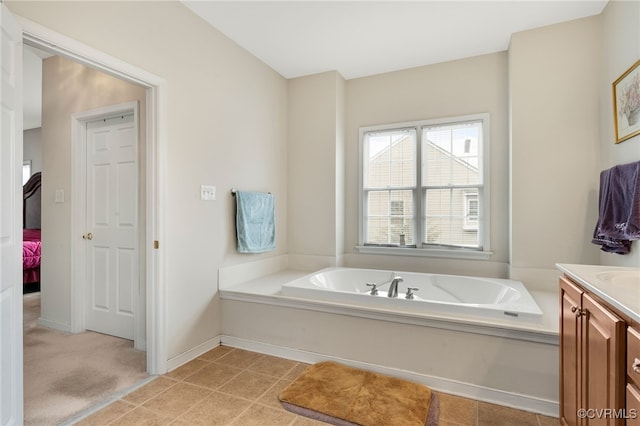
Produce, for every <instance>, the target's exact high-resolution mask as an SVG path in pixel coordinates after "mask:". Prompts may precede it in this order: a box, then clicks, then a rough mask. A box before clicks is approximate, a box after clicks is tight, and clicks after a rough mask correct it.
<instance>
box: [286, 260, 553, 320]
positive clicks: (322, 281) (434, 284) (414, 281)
mask: <svg viewBox="0 0 640 426" xmlns="http://www.w3.org/2000/svg"><path fill="white" fill-rule="evenodd" d="M397 276H399V277H401V278H402V279H403V282H401V283H400V284H399V285H398V297H394V298H392V297H388V296H387V291H388V289H389V285H390V283H391V280H392V279H393V278H394V277H397ZM367 283H372V284H377V288H378V294H377V295H372V294H371V293H370V292H371V288H372V287H371V286H367ZM408 287H413V288H417V289H418V290H416V291H415V296H414V298H413V299H406V298H405V296H406V294H407V288H408ZM281 295H282V296H286V297H294V298H302V299H310V300H322V301H327V302H333V303H340V304H347V305H357V306H363V307H375V308H378V309H380V308H381V309H386V310H393V311H401V312H408V313H417V314H443V315H447V316H470V317H480V318H494V319H500V320H509V321H517V322H535V323H539V322H541V321H542V311H541V310H540V308H539V307H538V305H537V304H536V302H535V300H534V299H533V298H532V297H531V295H530V294H529V292H528V291H527V289H526V287H525V286H524V285H523V284H522V283H521V282H520V281H514V280H506V279H498V278H475V277H466V276H458V275H438V274H426V273H414V272H397V271H381V270H375V269H356V268H337V267H332V268H326V269H323V270H321V271H318V272H315V273H313V274H310V275H307V276H304V277H302V278H299V279H296V280H294V281H291V282H289V283H286V284H283V285H282V290H281Z"/></svg>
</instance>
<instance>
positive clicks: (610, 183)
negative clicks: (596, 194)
mask: <svg viewBox="0 0 640 426" xmlns="http://www.w3.org/2000/svg"><path fill="white" fill-rule="evenodd" d="M598 205H599V212H600V216H599V218H598V223H597V224H596V228H595V230H594V231H593V240H592V241H591V242H592V243H594V244H598V245H601V246H602V247H601V250H603V251H606V252H610V253H617V254H627V253H629V251H630V250H631V241H632V240H640V161H636V162H633V163H628V164H622V165H618V166H615V167H612V168H610V169H608V170H604V171H602V172H601V173H600V199H599V203H598Z"/></svg>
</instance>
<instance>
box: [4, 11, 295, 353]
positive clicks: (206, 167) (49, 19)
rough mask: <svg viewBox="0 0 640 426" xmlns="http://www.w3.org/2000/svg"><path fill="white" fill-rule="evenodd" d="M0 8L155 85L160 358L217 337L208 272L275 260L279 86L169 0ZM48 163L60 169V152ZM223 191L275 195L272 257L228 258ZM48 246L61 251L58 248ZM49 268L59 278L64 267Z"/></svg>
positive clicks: (281, 143)
mask: <svg viewBox="0 0 640 426" xmlns="http://www.w3.org/2000/svg"><path fill="white" fill-rule="evenodd" d="M8 6H9V8H10V9H11V10H12V11H13V12H14V13H16V14H18V15H21V16H23V17H25V18H27V19H30V20H32V21H35V22H37V23H39V24H41V25H44V26H45V27H48V28H50V29H52V30H54V31H57V32H59V33H62V34H64V35H67V36H69V37H71V38H73V39H75V40H78V41H80V42H82V43H84V44H88V45H90V46H92V47H95V48H97V49H99V50H101V51H103V52H105V53H107V54H110V55H112V56H115V57H117V58H119V59H121V60H123V61H126V62H128V63H130V64H132V65H134V66H137V67H139V68H142V69H144V70H146V71H148V72H150V73H153V74H155V75H157V76H159V77H161V78H164V79H165V80H166V82H167V103H168V104H167V114H166V120H167V122H166V124H167V130H168V137H167V145H168V146H167V152H166V157H167V165H166V169H165V170H163V171H162V172H163V173H164V174H165V175H166V181H167V193H166V197H167V204H166V211H165V218H166V234H165V235H166V241H161V242H160V243H161V245H162V247H164V248H165V259H166V264H165V265H163V267H164V271H165V273H166V301H167V306H166V309H167V317H166V324H167V342H168V347H167V353H168V358H173V357H176V356H177V355H179V354H181V353H183V352H185V351H188V350H191V349H193V348H194V347H196V346H198V345H200V344H202V343H204V342H206V341H207V340H208V339H212V338H214V337H216V336H218V335H219V334H220V331H221V325H220V315H219V312H218V308H217V307H218V297H217V287H218V286H217V271H218V268H219V267H220V266H222V265H223V264H235V263H242V262H247V261H250V260H256V259H260V258H265V257H270V256H275V255H280V254H284V253H287V225H286V223H287V191H286V183H287V167H286V164H287V163H286V158H287V156H286V150H287V146H286V138H287V127H286V122H287V110H286V104H287V99H286V96H287V85H286V80H285V79H284V78H283V77H281V76H280V75H279V74H277V73H276V72H274V71H273V70H272V69H271V68H269V67H267V66H266V65H265V64H264V63H262V62H260V61H259V60H258V59H256V58H255V57H254V56H252V55H251V54H250V53H248V52H247V51H245V50H244V49H242V48H240V47H239V46H238V45H237V44H235V43H234V42H232V41H230V40H229V39H228V38H226V37H225V36H224V35H222V34H221V33H220V32H218V31H216V30H215V29H213V28H211V27H210V26H209V25H208V24H206V23H205V22H204V21H203V20H201V19H200V18H198V17H196V16H195V15H194V14H193V13H192V12H190V11H189V10H188V9H187V8H185V7H184V6H183V5H182V4H180V3H178V2H55V1H54V2H31V1H20V2H11V3H9V4H8ZM114 28H117V30H114ZM51 161H52V162H56V163H60V165H61V166H64V167H66V165H68V163H69V159H68V158H67V155H66V154H65V153H64V152H59V153H55V154H53V157H52V158H51ZM201 184H211V185H215V186H216V187H217V191H218V192H217V200H216V201H215V202H204V201H201V200H200V198H199V196H200V185H201ZM48 185H49V186H48V188H49V190H48V192H50V189H51V188H66V186H62V185H68V184H67V183H66V180H62V181H59V180H57V179H51V180H50V181H49V184H48ZM232 187H234V188H237V189H240V190H263V191H271V192H272V193H273V194H275V197H276V215H277V217H276V230H277V235H276V244H277V248H276V250H274V251H272V252H269V253H266V254H260V255H241V254H238V253H236V246H235V239H234V229H235V228H234V226H235V224H234V209H235V207H234V200H233V198H232V196H231V195H230V192H229V191H230V189H231V188H232ZM56 208H58V209H59V210H61V211H60V212H59V213H56V215H57V216H56V218H55V219H54V217H53V216H52V218H51V220H58V217H67V216H66V215H68V211H67V210H68V204H64V205H56ZM61 220H62V219H61ZM59 248H60V250H64V251H65V252H68V249H69V247H68V241H65V242H63V243H61V246H60V247H59ZM50 261H51V260H50ZM55 267H56V268H60V269H61V271H60V274H61V275H68V269H69V265H68V264H64V263H63V264H61V265H56V266H55ZM43 284H44V283H43ZM45 286H46V285H45ZM59 297H60V299H64V298H65V295H64V293H61V294H60V295H59ZM60 303H61V304H63V303H66V304H68V303H69V301H68V300H60ZM60 319H61V320H66V318H60Z"/></svg>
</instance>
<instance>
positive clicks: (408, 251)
mask: <svg viewBox="0 0 640 426" xmlns="http://www.w3.org/2000/svg"><path fill="white" fill-rule="evenodd" d="M356 250H358V252H360V253H363V254H384V255H395V256H418V257H448V258H452V259H475V260H484V259H489V258H490V257H491V255H492V254H493V252H492V251H476V250H464V249H427V248H414V247H376V246H356Z"/></svg>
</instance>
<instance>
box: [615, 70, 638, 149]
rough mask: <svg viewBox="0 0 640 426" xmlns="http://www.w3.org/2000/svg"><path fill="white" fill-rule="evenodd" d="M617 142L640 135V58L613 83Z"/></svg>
mask: <svg viewBox="0 0 640 426" xmlns="http://www.w3.org/2000/svg"><path fill="white" fill-rule="evenodd" d="M612 87H613V124H614V127H615V134H616V143H620V142H623V141H626V140H627V139H630V138H632V137H634V136H636V135H640V59H639V60H637V61H636V63H635V64H633V65H631V67H630V68H629V69H628V70H627V71H625V73H624V74H622V75H621V76H620V77H618V79H617V80H616V81H614V82H613V84H612Z"/></svg>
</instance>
